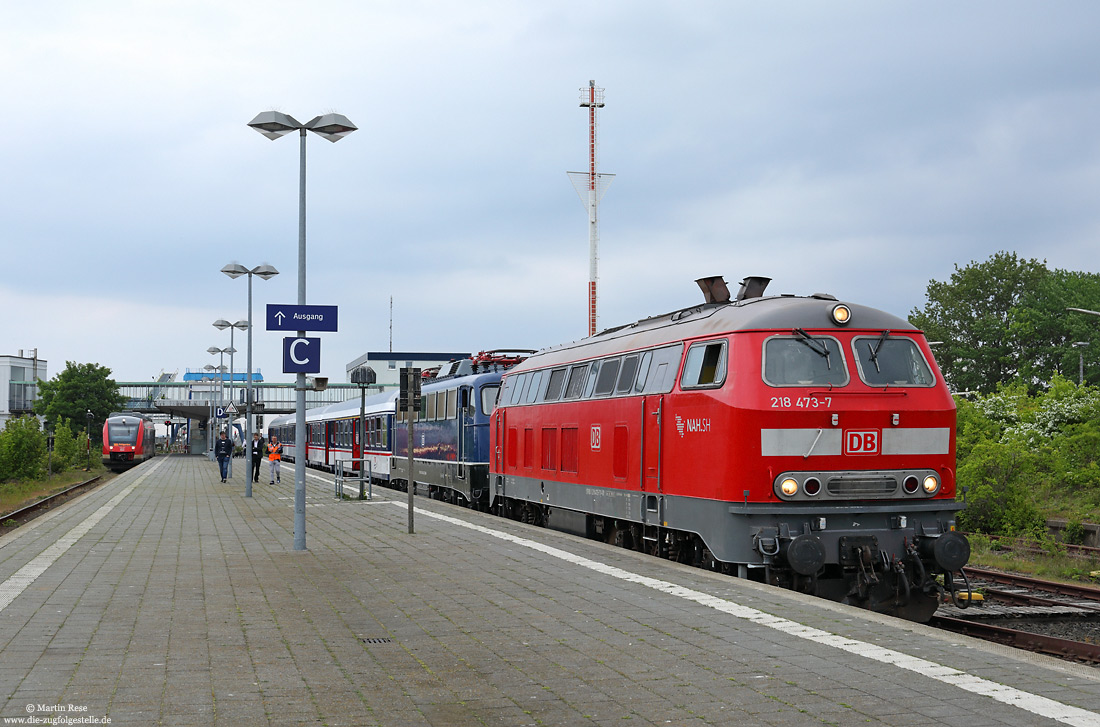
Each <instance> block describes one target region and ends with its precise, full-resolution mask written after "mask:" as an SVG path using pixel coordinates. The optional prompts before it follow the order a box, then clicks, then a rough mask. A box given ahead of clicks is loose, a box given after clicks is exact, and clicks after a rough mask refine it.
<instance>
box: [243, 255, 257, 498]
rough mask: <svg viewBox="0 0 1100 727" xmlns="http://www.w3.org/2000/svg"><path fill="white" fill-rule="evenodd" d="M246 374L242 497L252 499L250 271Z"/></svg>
mask: <svg viewBox="0 0 1100 727" xmlns="http://www.w3.org/2000/svg"><path fill="white" fill-rule="evenodd" d="M247 358H248V374H247V375H246V376H245V388H246V389H247V391H246V393H245V404H244V410H245V415H244V416H245V429H246V430H247V433H246V434H245V441H246V442H248V444H246V445H245V453H246V455H247V456H248V469H247V470H246V472H248V476H247V477H245V478H244V496H245V497H252V458H253V457H254V456H255V455H254V454H253V453H252V271H251V270H249V271H248V357H247Z"/></svg>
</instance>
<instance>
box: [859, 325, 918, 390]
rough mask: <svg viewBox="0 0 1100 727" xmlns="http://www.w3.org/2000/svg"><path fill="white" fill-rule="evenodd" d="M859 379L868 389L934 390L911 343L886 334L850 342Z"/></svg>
mask: <svg viewBox="0 0 1100 727" xmlns="http://www.w3.org/2000/svg"><path fill="white" fill-rule="evenodd" d="M852 350H853V351H855V354H856V366H857V367H858V369H859V377H860V378H861V379H863V382H864V383H866V384H867V385H868V386H934V385H935V383H936V377H935V376H933V374H932V369H931V367H929V365H928V362H927V361H925V360H924V355H923V354H921V351H920V348H918V347H917V344H916V342H915V341H913V339H911V338H906V337H904V336H897V337H894V338H891V337H890V335H889V331H883V332H882V334H881V335H879V336H875V337H871V336H867V337H863V336H860V337H858V338H854V339H852Z"/></svg>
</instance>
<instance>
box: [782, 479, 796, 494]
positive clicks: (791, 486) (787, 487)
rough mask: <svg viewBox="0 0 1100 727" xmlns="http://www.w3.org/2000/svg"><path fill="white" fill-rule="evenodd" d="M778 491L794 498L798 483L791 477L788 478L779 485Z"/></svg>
mask: <svg viewBox="0 0 1100 727" xmlns="http://www.w3.org/2000/svg"><path fill="white" fill-rule="evenodd" d="M779 489H780V490H781V491H782V492H783V494H784V495H786V496H787V497H794V495H795V493H797V492H798V481H797V480H795V479H793V478H791V477H788V478H787V479H785V480H783V481H782V482H780V483H779Z"/></svg>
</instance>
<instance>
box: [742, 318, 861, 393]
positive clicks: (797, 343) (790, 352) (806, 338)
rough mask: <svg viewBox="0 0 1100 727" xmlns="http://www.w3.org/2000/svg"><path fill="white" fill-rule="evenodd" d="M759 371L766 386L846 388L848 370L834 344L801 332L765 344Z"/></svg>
mask: <svg viewBox="0 0 1100 727" xmlns="http://www.w3.org/2000/svg"><path fill="white" fill-rule="evenodd" d="M800 331H801V329H800ZM763 368H764V383H766V384H768V385H769V386H846V385H847V384H848V367H847V366H846V365H845V362H844V356H843V354H842V353H841V350H840V344H839V343H838V342H837V340H836V339H835V338H831V337H827V336H811V335H810V334H808V333H805V332H804V331H801V332H799V333H797V334H796V335H793V336H773V337H772V338H769V339H768V340H767V341H765V342H764V367H763Z"/></svg>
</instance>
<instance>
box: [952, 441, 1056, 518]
mask: <svg viewBox="0 0 1100 727" xmlns="http://www.w3.org/2000/svg"><path fill="white" fill-rule="evenodd" d="M1043 465H1044V455H1043V454H1042V453H1036V452H1034V451H1031V450H1029V449H1027V448H1026V447H1024V446H1022V445H1021V444H1020V443H1018V442H1010V443H1002V442H986V443H982V444H979V445H977V446H975V447H974V449H973V450H972V451H971V453H970V456H969V457H968V458H967V460H966V461H965V462H960V464H959V470H958V484H959V489H960V491H962V490H963V489H965V490H966V509H965V510H962V511H961V512H960V513H959V516H958V521H959V526H960V527H961V528H962V529H963V530H966V531H972V532H982V533H992V534H999V535H1015V534H1038V533H1042V532H1043V531H1044V529H1045V518H1044V516H1043V514H1042V513H1041V512H1040V511H1039V508H1038V507H1037V506H1036V499H1035V494H1036V486H1037V485H1036V483H1037V482H1038V481H1039V480H1040V479H1041V474H1042V470H1043Z"/></svg>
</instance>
